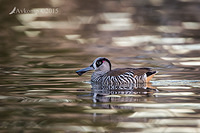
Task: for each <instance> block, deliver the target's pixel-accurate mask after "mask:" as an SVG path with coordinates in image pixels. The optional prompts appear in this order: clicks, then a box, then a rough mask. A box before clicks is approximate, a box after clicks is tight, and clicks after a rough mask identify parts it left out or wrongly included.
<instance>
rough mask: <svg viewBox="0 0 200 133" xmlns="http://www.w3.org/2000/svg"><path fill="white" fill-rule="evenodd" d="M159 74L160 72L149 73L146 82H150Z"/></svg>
mask: <svg viewBox="0 0 200 133" xmlns="http://www.w3.org/2000/svg"><path fill="white" fill-rule="evenodd" d="M156 73H158V71H153V72H147V73H146V75H147V79H146V82H149V81H150V80H151V79H152V78H153V77H154V75H155V74H156Z"/></svg>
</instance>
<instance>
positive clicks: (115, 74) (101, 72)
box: [76, 57, 158, 85]
mask: <svg viewBox="0 0 200 133" xmlns="http://www.w3.org/2000/svg"><path fill="white" fill-rule="evenodd" d="M91 70H94V72H93V73H92V75H91V82H92V83H99V84H103V85H122V84H139V83H148V82H150V80H151V79H152V78H153V77H154V75H155V74H156V73H158V72H157V71H152V69H151V68H147V67H144V68H116V69H113V70H111V62H110V61H109V60H108V59H107V58H105V57H98V58H96V59H95V60H94V61H93V63H92V64H91V65H90V66H88V67H86V68H83V69H80V70H78V71H76V73H77V74H78V75H79V76H81V75H82V74H84V73H86V72H88V71H91Z"/></svg>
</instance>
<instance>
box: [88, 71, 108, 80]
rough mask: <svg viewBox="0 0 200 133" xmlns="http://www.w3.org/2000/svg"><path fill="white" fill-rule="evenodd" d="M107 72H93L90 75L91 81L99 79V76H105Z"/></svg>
mask: <svg viewBox="0 0 200 133" xmlns="http://www.w3.org/2000/svg"><path fill="white" fill-rule="evenodd" d="M107 72H108V71H95V72H93V73H92V76H91V81H95V80H97V79H100V78H101V76H103V75H104V74H106V73H107Z"/></svg>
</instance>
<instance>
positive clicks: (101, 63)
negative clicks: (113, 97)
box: [76, 57, 111, 76]
mask: <svg viewBox="0 0 200 133" xmlns="http://www.w3.org/2000/svg"><path fill="white" fill-rule="evenodd" d="M90 70H95V72H101V73H107V72H108V71H110V70H111V63H110V61H109V60H108V59H107V58H105V57H98V58H96V59H95V60H94V61H93V63H92V65H90V66H89V67H86V68H84V69H81V70H78V71H76V73H77V74H78V75H79V76H81V75H82V74H83V73H85V72H87V71H90Z"/></svg>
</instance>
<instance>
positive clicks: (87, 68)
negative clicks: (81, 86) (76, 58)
mask: <svg viewBox="0 0 200 133" xmlns="http://www.w3.org/2000/svg"><path fill="white" fill-rule="evenodd" d="M90 70H94V68H93V67H91V66H89V67H86V68H83V69H81V70H78V71H76V73H77V74H78V75H79V76H81V75H82V74H84V73H85V72H87V71H90Z"/></svg>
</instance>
